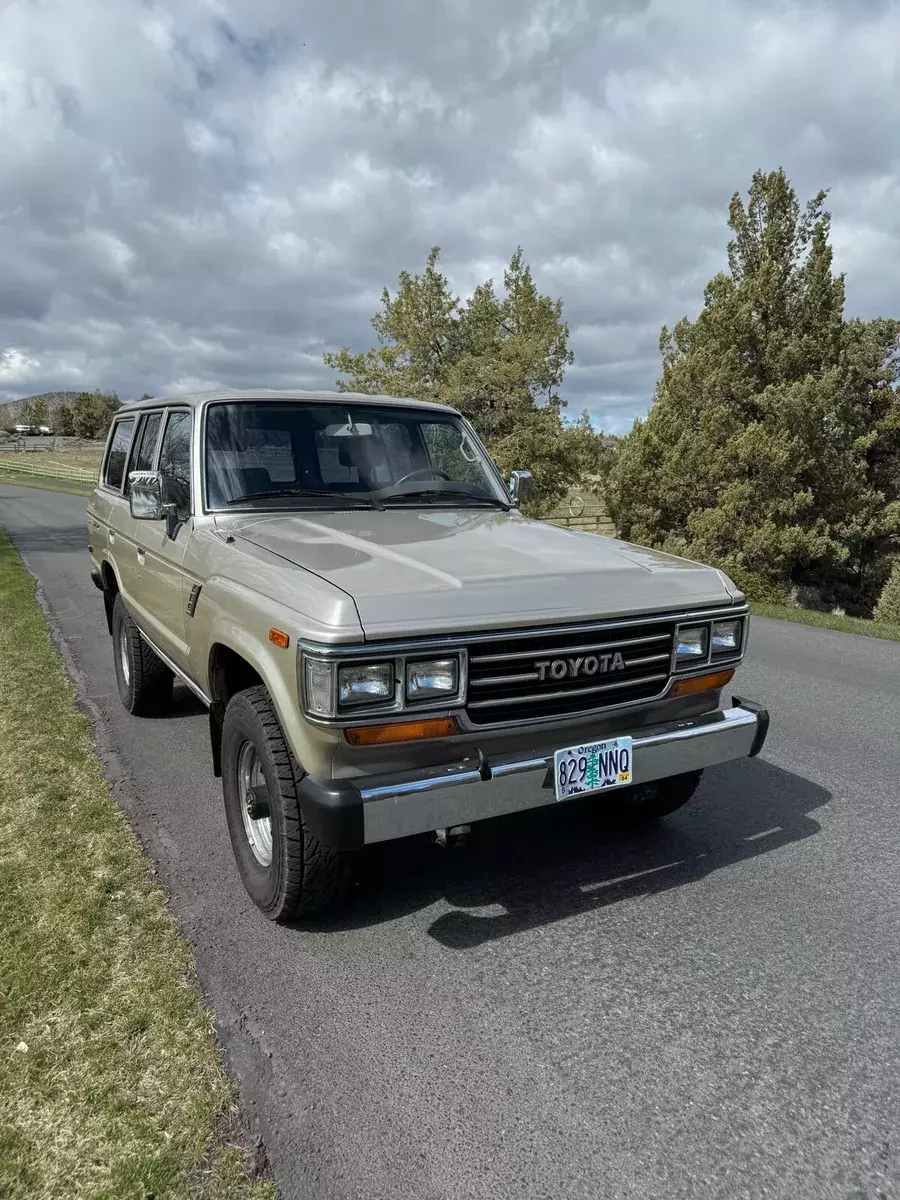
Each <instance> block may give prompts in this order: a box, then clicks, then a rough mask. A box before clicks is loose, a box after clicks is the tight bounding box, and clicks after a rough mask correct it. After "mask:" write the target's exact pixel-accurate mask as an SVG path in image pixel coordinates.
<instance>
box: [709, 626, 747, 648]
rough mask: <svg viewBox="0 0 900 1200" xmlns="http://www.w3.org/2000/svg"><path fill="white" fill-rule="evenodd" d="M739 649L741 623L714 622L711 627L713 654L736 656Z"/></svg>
mask: <svg viewBox="0 0 900 1200" xmlns="http://www.w3.org/2000/svg"><path fill="white" fill-rule="evenodd" d="M740 648H741V622H740V621H715V622H714V623H713V627H712V650H713V654H737V652H738V651H739V650H740Z"/></svg>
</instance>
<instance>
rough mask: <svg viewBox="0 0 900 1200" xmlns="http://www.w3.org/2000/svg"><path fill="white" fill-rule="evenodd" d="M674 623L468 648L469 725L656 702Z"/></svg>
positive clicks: (509, 638) (507, 638) (500, 639)
mask: <svg viewBox="0 0 900 1200" xmlns="http://www.w3.org/2000/svg"><path fill="white" fill-rule="evenodd" d="M674 637H675V622H674V621H658V622H652V623H650V624H635V625H620V626H618V627H616V628H606V629H604V628H603V627H602V626H601V627H597V628H593V629H592V628H590V627H587V628H585V627H583V626H582V627H580V628H578V629H577V630H573V629H568V630H566V629H561V630H559V631H556V630H543V631H541V632H540V633H533V634H531V633H527V632H526V633H524V634H519V633H516V634H512V635H510V634H506V635H498V636H497V637H496V638H490V639H487V640H485V641H478V642H473V643H470V645H469V688H468V700H467V703H466V713H467V714H468V717H469V720H470V721H471V722H472V723H473V724H474V725H496V724H499V723H506V722H509V721H533V720H537V719H539V718H541V717H558V716H566V715H568V714H570V713H579V712H586V711H588V712H589V711H592V710H596V709H604V708H610V707H612V706H613V705H617V704H627V703H630V702H633V701H636V700H649V699H652V698H653V697H654V696H658V695H660V694H661V693H662V692H663V691H664V690H665V688H666V684H667V683H668V680H669V675H670V671H671V662H672V646H673V641H674Z"/></svg>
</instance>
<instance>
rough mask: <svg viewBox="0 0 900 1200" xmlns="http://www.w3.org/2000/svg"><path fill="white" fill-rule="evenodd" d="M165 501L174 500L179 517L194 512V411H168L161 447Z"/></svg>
mask: <svg viewBox="0 0 900 1200" xmlns="http://www.w3.org/2000/svg"><path fill="white" fill-rule="evenodd" d="M159 470H160V473H161V474H162V493H163V496H162V498H163V503H164V504H174V505H175V512H176V515H177V517H178V520H179V521H186V520H187V519H188V517H189V516H190V515H191V414H190V413H187V412H174V413H170V414H169V419H168V421H167V422H166V431H165V433H164V434H163V440H162V446H161V447H160V450H159Z"/></svg>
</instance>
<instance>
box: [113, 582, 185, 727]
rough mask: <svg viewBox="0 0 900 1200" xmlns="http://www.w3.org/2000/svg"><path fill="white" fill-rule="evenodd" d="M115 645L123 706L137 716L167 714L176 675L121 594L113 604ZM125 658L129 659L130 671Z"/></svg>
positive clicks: (117, 673)
mask: <svg viewBox="0 0 900 1200" xmlns="http://www.w3.org/2000/svg"><path fill="white" fill-rule="evenodd" d="M112 642H113V661H114V662H115V668H116V683H117V684H118V685H119V695H120V696H121V697H122V703H123V704H124V705H125V707H126V708H127V709H128V711H129V712H130V713H131V714H132V715H133V716H135V717H156V716H159V715H161V714H162V713H164V712H165V711H166V709H167V708H168V706H169V704H170V703H171V700H172V683H173V676H172V672H171V671H170V670H169V668H168V667H167V666H166V664H165V663H164V662H163V661H162V659H160V658H159V657H158V656H157V655H156V654H154V652H153V651H152V650H151V649H150V647H149V646H148V645H147V643H146V642H145V641H144V639H143V638H142V637H141V635H140V633H139V631H138V627H137V626H136V625H135V623H134V621H132V619H131V617H130V615H129V613H128V609H127V608H126V607H125V601H124V600H123V599H122V596H121V594H117V595H116V599H115V603H114V604H113V614H112ZM123 656H124V657H127V670H126V668H125V664H124V663H123V661H122V659H123Z"/></svg>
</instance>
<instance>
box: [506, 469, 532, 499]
mask: <svg viewBox="0 0 900 1200" xmlns="http://www.w3.org/2000/svg"><path fill="white" fill-rule="evenodd" d="M533 492H534V479H533V478H532V476H531V472H530V471H511V472H510V476H509V494H510V496H512V500H513V504H515V506H516V507H517V508H521V506H522V505H523V504H527V503H528V501H529V500H530V499H531V496H532V493H533Z"/></svg>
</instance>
